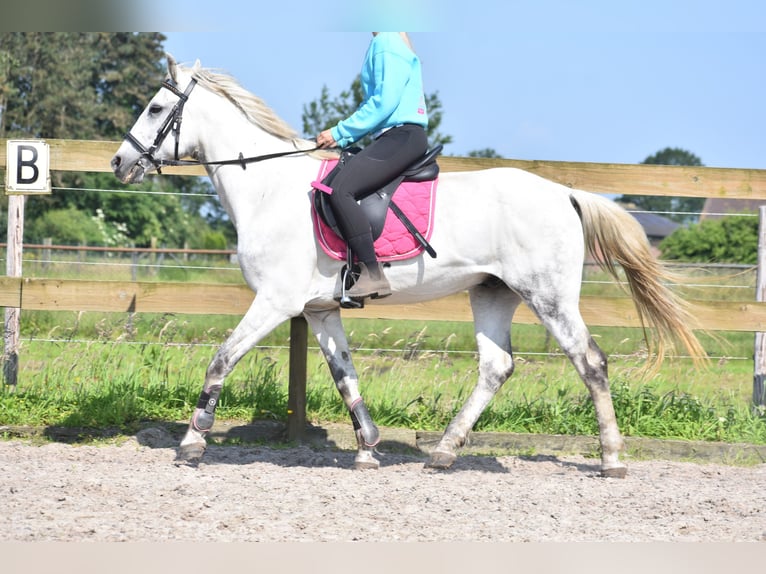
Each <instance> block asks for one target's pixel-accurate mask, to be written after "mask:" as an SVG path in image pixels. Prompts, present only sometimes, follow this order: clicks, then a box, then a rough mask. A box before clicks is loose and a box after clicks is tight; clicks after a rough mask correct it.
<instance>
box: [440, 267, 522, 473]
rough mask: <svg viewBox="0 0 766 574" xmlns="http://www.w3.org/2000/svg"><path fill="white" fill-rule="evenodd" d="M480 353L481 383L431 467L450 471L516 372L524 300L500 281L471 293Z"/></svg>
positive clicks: (446, 435) (452, 425)
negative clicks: (516, 334) (515, 330)
mask: <svg viewBox="0 0 766 574" xmlns="http://www.w3.org/2000/svg"><path fill="white" fill-rule="evenodd" d="M469 295H470V300H471V309H472V310H473V317H474V330H475V332H476V344H477V347H478V351H479V380H478V382H477V384H476V387H474V389H473V391H472V392H471V396H470V397H468V400H467V401H466V402H465V404H464V405H463V407H462V408H461V409H460V412H459V413H458V414H457V415H456V416H455V418H454V419H453V420H452V421H451V422H450V424H449V425H448V426H447V429H446V430H445V431H444V435H443V436H442V438H441V440H440V441H439V444H438V445H437V446H436V447H435V448H434V449H433V450H432V451H431V453H430V457H429V460H428V461H427V462H426V467H427V468H438V469H445V468H449V467H450V466H451V465H452V463H453V462H454V461H455V459H456V458H457V449H458V448H460V447H461V446H463V445H464V444H465V442H466V439H467V437H468V433H469V432H470V430H471V429H472V428H473V426H474V424H476V421H477V420H478V419H479V417H480V416H481V413H482V412H484V409H485V408H486V407H487V405H488V404H489V402H490V400H492V397H494V396H495V394H496V393H497V391H498V390H500V387H502V386H503V383H504V382H505V381H506V380H507V379H508V377H510V376H511V374H512V373H513V367H514V365H513V355H512V352H511V319H513V314H514V312H515V311H516V308H517V307H518V305H519V303H520V302H521V299H520V298H519V296H518V295H517V294H516V293H514V292H513V291H511V290H510V289H508V287H507V286H506V285H505V284H504V283H501V282H499V281H497V282H493V283H491V284H486V285H478V286H476V287H473V288H472V289H470V291H469Z"/></svg>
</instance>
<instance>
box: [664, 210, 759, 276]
mask: <svg viewBox="0 0 766 574" xmlns="http://www.w3.org/2000/svg"><path fill="white" fill-rule="evenodd" d="M660 249H661V250H662V257H663V258H664V259H677V260H680V261H699V262H704V263H744V264H750V265H755V264H757V262H758V261H757V259H758V218H757V217H742V216H727V217H722V218H721V219H707V220H705V221H702V222H701V223H694V224H692V225H690V226H689V227H680V228H678V229H676V231H674V232H673V233H672V234H671V235H669V236H668V237H666V238H665V240H664V241H663V242H662V243H661V244H660Z"/></svg>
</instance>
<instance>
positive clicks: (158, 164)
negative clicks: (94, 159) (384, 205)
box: [125, 78, 320, 173]
mask: <svg viewBox="0 0 766 574" xmlns="http://www.w3.org/2000/svg"><path fill="white" fill-rule="evenodd" d="M196 85H197V80H196V78H192V79H191V81H190V82H189V85H188V86H186V90H184V91H183V92H182V91H181V90H180V89H178V87H177V85H176V83H175V81H173V80H172V79H168V80H165V81H163V82H162V87H163V88H165V89H167V90H170V91H171V92H173V93H174V94H175V95H176V96H178V101H177V102H176V104H175V105H174V106H173V109H172V110H170V113H169V114H168V117H166V118H165V121H164V122H163V123H162V125H161V126H160V128H159V129H158V130H157V135H156V136H155V137H154V141H153V142H152V145H151V146H149V148H146V147H144V145H143V144H142V143H141V142H140V141H139V140H138V138H136V136H134V135H133V134H132V133H130V132H128V133H126V134H125V140H126V141H128V142H130V144H131V145H132V146H133V147H134V148H135V149H136V151H138V152H139V153H140V154H141V157H140V158H139V160H138V161H139V162H142V161H143V162H145V163H143V164H142V165H143V166H144V168H147V167H149V165H148V164H151V165H152V166H154V167H155V168H156V169H157V173H162V172H161V169H162V168H163V167H166V166H185V165H235V164H236V165H240V166H242V169H246V168H247V164H248V163H254V162H257V161H263V160H266V159H273V158H278V157H283V156H287V155H294V154H299V153H309V152H312V151H316V150H318V149H320V148H319V147H315V148H313V149H296V150H291V151H283V152H276V153H269V154H263V155H258V156H252V157H244V156H243V155H242V152H240V153H239V157H238V158H237V159H226V160H220V161H198V160H184V159H180V158H179V157H178V141H179V138H180V135H181V120H182V119H183V112H184V105H185V104H186V101H187V100H188V99H189V95H190V94H191V92H192V90H193V89H194V86H196ZM171 133H172V134H173V136H174V137H175V140H176V142H175V143H176V145H175V153H174V159H158V158H156V157H155V156H154V153H155V152H156V151H157V149H158V148H159V147H160V146H161V145H162V143H163V142H164V141H165V139H166V138H167V137H168V135H169V134H171Z"/></svg>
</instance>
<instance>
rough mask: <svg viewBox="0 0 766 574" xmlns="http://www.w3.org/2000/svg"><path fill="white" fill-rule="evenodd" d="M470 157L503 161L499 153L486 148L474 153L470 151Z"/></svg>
mask: <svg viewBox="0 0 766 574" xmlns="http://www.w3.org/2000/svg"><path fill="white" fill-rule="evenodd" d="M468 157H486V158H496V159H501V158H502V157H503V156H501V155H500V154H499V153H497V152H496V151H495V150H494V149H493V148H491V147H485V148H484V149H475V150H473V151H469V152H468Z"/></svg>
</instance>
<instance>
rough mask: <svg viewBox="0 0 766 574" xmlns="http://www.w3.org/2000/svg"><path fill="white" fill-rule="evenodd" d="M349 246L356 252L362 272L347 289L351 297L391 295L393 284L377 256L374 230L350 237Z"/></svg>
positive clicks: (379, 297) (380, 297) (373, 297)
mask: <svg viewBox="0 0 766 574" xmlns="http://www.w3.org/2000/svg"><path fill="white" fill-rule="evenodd" d="M347 243H348V247H349V249H351V251H352V252H353V253H355V254H356V257H357V259H358V260H359V267H360V269H361V272H360V274H359V278H358V279H357V280H356V281H355V282H354V284H353V285H352V286H351V288H350V289H349V290H348V291H346V294H347V295H348V296H349V297H352V298H355V299H362V298H365V297H370V298H372V299H382V298H383V297H388V296H389V295H391V285H390V284H389V283H388V279H386V275H385V274H384V273H383V266H382V265H381V264H380V263H379V262H378V259H377V257H376V256H375V246H374V244H373V240H372V232H371V231H368V232H367V233H363V234H361V235H357V236H355V237H349V239H348V241H347Z"/></svg>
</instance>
